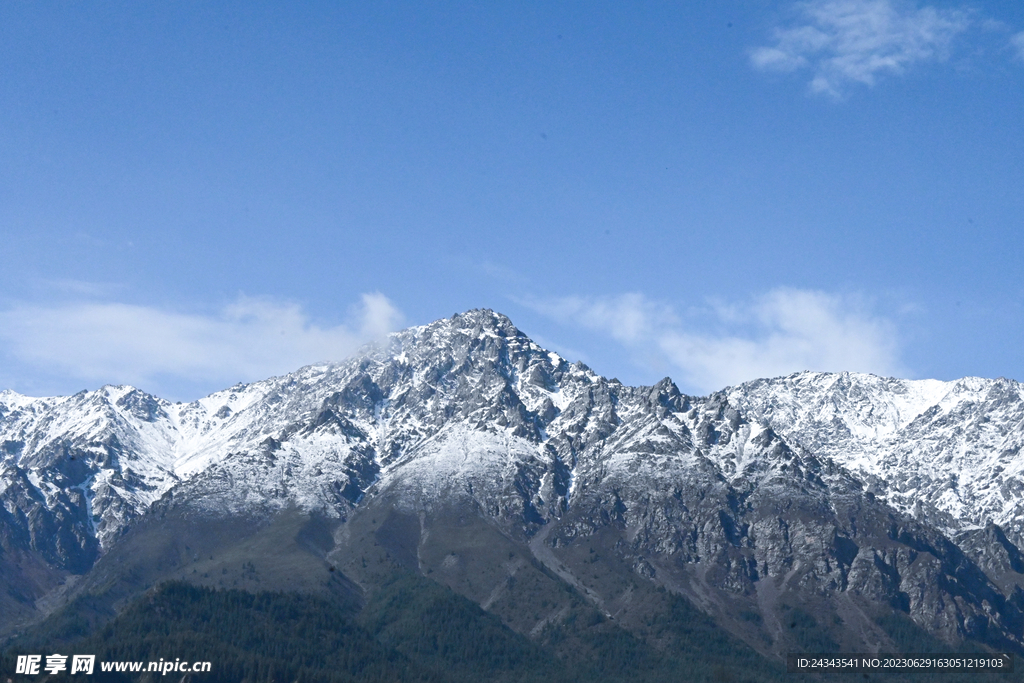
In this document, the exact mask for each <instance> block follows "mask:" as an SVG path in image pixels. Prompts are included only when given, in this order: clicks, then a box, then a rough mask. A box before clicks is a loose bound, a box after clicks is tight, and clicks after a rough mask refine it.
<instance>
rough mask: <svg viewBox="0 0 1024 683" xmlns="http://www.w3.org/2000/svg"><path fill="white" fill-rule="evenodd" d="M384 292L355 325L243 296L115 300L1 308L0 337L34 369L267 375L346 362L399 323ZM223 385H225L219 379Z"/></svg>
mask: <svg viewBox="0 0 1024 683" xmlns="http://www.w3.org/2000/svg"><path fill="white" fill-rule="evenodd" d="M401 319H402V315H401V313H400V312H399V311H398V310H397V309H396V308H395V306H394V305H393V304H392V303H391V302H390V301H389V300H388V299H387V297H385V296H384V295H383V294H379V293H374V294H364V295H362V298H361V301H360V302H359V304H358V305H356V306H355V307H353V309H352V311H351V322H350V323H349V324H347V325H338V326H334V327H321V326H319V325H317V324H315V323H313V322H312V321H310V319H309V317H308V316H307V315H306V314H305V313H304V312H303V310H302V308H301V307H300V306H298V305H297V304H293V303H282V302H278V301H272V300H268V299H260V298H251V297H240V298H239V299H238V300H236V301H235V302H234V303H232V304H231V305H229V306H226V307H225V308H224V309H223V310H221V311H220V312H219V313H218V314H216V315H198V314H187V313H178V312H173V311H166V310H161V309H159V308H152V307H147V306H137V305H129V304H122V303H110V302H101V303H97V302H84V303H72V304H66V305H62V306H37V305H19V306H15V307H13V308H9V309H7V310H5V311H0V344H2V346H3V350H4V351H5V352H6V353H7V354H8V355H9V356H11V357H13V358H14V359H16V360H18V361H20V362H21V363H23V364H25V365H26V366H29V367H36V368H40V369H43V370H46V371H48V372H51V373H52V372H59V373H61V374H63V375H66V376H67V377H69V378H75V379H78V380H84V381H87V382H98V383H125V384H132V385H135V386H141V387H144V388H147V389H148V390H150V391H157V392H158V393H159V389H160V388H161V387H162V386H164V385H170V384H173V383H174V381H176V380H184V381H186V382H193V383H194V382H201V383H203V384H210V383H212V384H213V386H215V387H217V388H220V386H226V385H228V384H233V383H234V382H237V381H240V380H243V381H252V380H258V379H263V378H265V377H269V376H271V375H275V374H281V373H284V372H289V371H291V370H294V369H296V368H298V367H300V366H302V365H306V364H309V363H314V362H318V361H324V360H340V359H342V358H344V357H346V356H348V355H350V354H351V353H352V352H353V351H354V350H356V349H357V348H358V347H359V346H360V345H361V344H363V343H365V342H367V341H371V340H373V339H376V338H379V337H382V336H384V335H385V334H387V333H388V332H390V331H392V330H394V329H395V328H396V327H397V326H398V325H399V324H400V323H401ZM218 383H219V384H218Z"/></svg>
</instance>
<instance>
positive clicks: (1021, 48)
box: [1010, 31, 1024, 62]
mask: <svg viewBox="0 0 1024 683" xmlns="http://www.w3.org/2000/svg"><path fill="white" fill-rule="evenodd" d="M1010 45H1012V46H1013V49H1015V50H1016V51H1017V59H1019V60H1020V61H1022V62H1024V31H1021V32H1020V33H1017V34H1016V35H1014V36H1013V37H1012V38H1010Z"/></svg>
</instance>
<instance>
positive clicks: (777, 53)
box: [750, 0, 971, 97]
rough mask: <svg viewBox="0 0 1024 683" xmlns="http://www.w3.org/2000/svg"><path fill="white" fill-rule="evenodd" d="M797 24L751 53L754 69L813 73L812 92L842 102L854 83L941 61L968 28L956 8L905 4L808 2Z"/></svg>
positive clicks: (887, 0) (896, 0) (889, 0)
mask: <svg viewBox="0 0 1024 683" xmlns="http://www.w3.org/2000/svg"><path fill="white" fill-rule="evenodd" d="M794 9H795V20H794V21H793V22H792V23H791V24H790V25H788V26H786V27H780V28H778V29H776V31H775V35H774V41H773V43H772V44H771V45H767V46H762V47H758V48H756V49H754V50H752V51H751V53H750V59H751V62H752V63H753V65H754V66H755V67H756V68H758V69H763V70H772V71H784V72H790V71H803V70H808V71H810V72H811V81H810V89H811V91H812V92H815V93H824V94H828V95H831V96H833V97H841V96H842V95H843V93H844V92H845V91H846V89H847V88H848V87H849V86H850V85H852V84H856V83H860V84H864V85H869V86H870V85H874V83H875V82H876V80H877V79H878V78H879V77H880V76H883V75H898V74H902V73H904V72H905V71H906V70H907V69H908V68H910V67H911V66H913V65H915V64H919V63H923V62H930V61H940V60H944V59H945V58H946V57H947V55H948V53H949V50H950V47H951V45H952V43H953V41H954V39H955V38H956V37H957V36H958V35H960V34H961V33H963V32H964V31H966V30H967V29H968V28H969V27H970V25H971V15H970V13H968V12H967V11H964V10H957V9H939V8H935V7H930V6H927V7H917V6H915V5H914V4H912V3H911V2H909V0H906V1H904V0H810V1H808V2H801V3H797V4H796V5H795V6H794Z"/></svg>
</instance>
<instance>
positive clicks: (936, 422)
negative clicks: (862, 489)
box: [727, 373, 1024, 541]
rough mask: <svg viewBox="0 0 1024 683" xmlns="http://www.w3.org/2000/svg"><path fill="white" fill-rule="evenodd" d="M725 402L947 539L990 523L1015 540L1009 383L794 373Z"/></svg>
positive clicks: (1015, 390) (1022, 414) (1017, 474)
mask: <svg viewBox="0 0 1024 683" xmlns="http://www.w3.org/2000/svg"><path fill="white" fill-rule="evenodd" d="M727 394H728V396H729V398H730V400H731V401H732V402H733V403H734V404H735V405H736V406H738V407H739V409H740V410H742V411H743V412H745V413H748V414H749V415H751V416H752V417H754V418H755V419H758V420H763V421H764V422H765V423H766V424H767V425H770V426H771V428H772V429H774V430H775V431H776V432H778V433H779V434H781V435H782V436H783V437H784V438H785V439H786V440H787V441H789V442H790V443H791V444H794V445H796V446H799V447H802V448H804V449H806V450H808V451H809V452H814V453H816V454H819V455H825V456H828V457H830V458H832V459H834V460H835V461H836V462H837V463H839V464H841V465H843V466H844V467H846V468H847V469H849V470H850V471H851V472H854V473H856V474H857V475H858V476H861V477H862V478H863V479H864V480H865V483H867V484H868V485H869V487H870V490H872V491H874V492H875V493H877V494H878V495H881V496H883V497H885V498H886V500H888V501H889V502H890V504H892V505H894V506H895V507H896V508H898V509H900V510H903V511H906V512H908V513H911V514H914V515H916V516H918V517H921V518H928V519H931V520H932V521H933V522H935V523H937V524H939V525H940V527H941V528H943V529H944V530H945V531H947V532H948V533H950V534H955V533H957V532H958V531H961V530H963V529H967V528H971V527H983V526H985V524H987V523H989V522H995V523H996V524H999V525H1002V526H1004V528H1006V529H1007V530H1009V531H1011V532H1013V534H1014V535H1015V536H1016V538H1017V539H1018V541H1019V540H1020V539H1021V538H1022V536H1021V534H1022V533H1024V527H1022V525H1021V523H1022V519H1024V505H1022V498H1021V492H1022V491H1024V478H1022V472H1024V459H1022V458H1021V457H1020V450H1021V447H1022V445H1024V387H1022V386H1021V385H1020V384H1019V383H1017V382H1014V381H1012V380H1007V379H981V378H977V377H968V378H964V379H961V380H957V381H953V382H939V381H936V380H900V379H891V378H882V377H875V376H873V375H865V374H857V373H841V374H825V373H799V374H796V375H790V376H789V377H783V378H778V379H772V380H757V381H754V382H748V383H746V384H743V385H740V386H738V387H733V388H731V389H729V390H727Z"/></svg>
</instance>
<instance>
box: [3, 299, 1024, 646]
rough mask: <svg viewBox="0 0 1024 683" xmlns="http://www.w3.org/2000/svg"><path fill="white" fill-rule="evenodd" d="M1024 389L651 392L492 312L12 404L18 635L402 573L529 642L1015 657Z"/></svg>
mask: <svg viewBox="0 0 1024 683" xmlns="http://www.w3.org/2000/svg"><path fill="white" fill-rule="evenodd" d="M1022 398H1024V390H1022V387H1021V385H1019V384H1018V383H1016V382H1013V381H1010V380H1005V379H998V380H988V379H978V378H966V379H962V380H959V381H955V382H938V381H930V380H922V381H911V380H899V379H888V378H880V377H875V376H871V375H862V374H852V373H842V374H824V373H799V374H796V375H791V376H789V377H782V378H776V379H764V380H756V381H753V382H749V383H746V384H743V385H740V386H737V387H730V388H727V389H724V390H722V391H720V392H717V393H715V394H712V395H710V396H706V397H692V396H686V395H683V394H681V393H680V392H679V390H678V389H677V387H676V386H675V385H674V384H673V383H672V382H671V381H670V380H669V379H667V378H666V379H665V380H662V381H661V382H659V383H658V384H656V385H654V386H651V387H628V386H624V385H622V384H620V383H618V382H617V381H614V380H607V379H605V378H603V377H601V376H599V375H597V374H596V373H594V372H593V371H592V370H590V369H589V368H588V367H586V366H585V365H582V364H580V363H568V362H567V361H565V360H564V359H562V358H560V357H559V356H558V355H557V354H554V353H551V352H549V351H546V350H544V349H542V348H541V347H539V346H538V345H537V344H535V343H533V342H532V341H531V340H530V339H528V338H527V337H526V336H525V335H523V334H522V333H521V332H520V331H519V330H517V329H516V328H515V326H514V325H513V324H512V323H511V321H509V320H508V319H507V318H505V317H504V316H501V315H500V314H497V313H494V312H492V311H488V310H475V311H470V312H468V313H465V314H462V315H457V316H454V317H452V318H450V319H445V320H439V321H437V322H435V323H432V324H430V325H426V326H423V327H417V328H412V329H409V330H406V331H404V332H401V333H398V334H395V335H392V336H391V337H390V338H389V340H388V342H387V343H386V344H384V345H380V346H375V347H371V348H368V349H366V350H364V352H362V353H360V354H359V355H357V356H356V357H354V358H352V359H349V360H347V361H345V362H342V363H337V364H324V365H315V366H309V367H306V368H303V369H301V370H299V371H297V372H295V373H292V374H290V375H285V376H282V377H276V378H272V379H269V380H265V381H262V382H257V383H254V384H250V385H239V386H235V387H232V388H230V389H226V390H224V391H221V392H218V393H215V394H212V395H211V396H208V397H206V398H204V399H201V400H199V401H196V402H193V403H189V404H178V403H170V402H168V401H164V400H162V399H160V398H157V397H154V396H150V395H148V394H146V393H144V392H142V391H140V390H138V389H134V388H131V387H109V386H108V387H103V388H102V389H99V390H97V391H93V392H82V393H79V394H76V395H74V396H68V397H58V398H27V397H24V396H20V395H18V394H14V393H12V392H3V393H0V458H2V460H0V501H2V506H0V584H2V585H0V588H2V590H0V615H2V616H0V632H6V633H11V632H14V631H16V630H18V629H19V628H22V627H24V626H25V625H27V624H30V623H32V622H34V621H38V620H39V619H41V618H42V617H44V616H46V615H47V614H49V613H51V612H53V611H54V610H55V609H57V608H58V607H60V606H61V605H64V604H67V602H68V601H69V600H71V599H74V598H76V597H79V598H81V597H82V596H93V597H96V598H97V599H102V600H106V603H104V604H107V605H108V606H109V607H111V608H115V609H116V608H117V606H118V605H120V604H123V602H124V601H125V600H128V599H129V598H131V597H132V596H133V595H136V594H137V593H138V592H139V591H141V590H143V589H145V588H147V587H149V586H151V585H153V584H154V583H156V582H158V581H161V580H164V579H168V578H183V579H186V580H189V581H192V582H194V583H199V584H204V585H210V586H218V585H219V586H236V587H247V588H289V589H299V590H305V591H311V592H317V591H334V592H340V593H344V594H346V595H351V596H353V598H354V599H357V600H358V599H359V595H361V594H364V593H365V591H367V590H372V589H373V586H374V585H375V582H376V581H378V580H379V578H380V577H381V576H383V573H384V572H385V570H386V569H387V568H389V567H391V568H393V567H394V566H400V567H405V568H407V569H410V570H413V571H416V572H418V573H420V574H423V575H425V576H428V577H429V578H431V579H434V580H437V581H440V582H442V583H444V584H446V585H448V586H449V587H451V588H453V589H454V590H455V591H457V592H459V593H461V594H463V595H465V596H467V597H469V598H471V599H472V600H474V601H475V602H477V603H478V604H480V605H481V606H483V607H484V609H486V610H488V611H490V612H492V613H494V614H497V615H498V616H500V617H501V618H502V620H503V621H504V622H505V623H506V624H507V625H509V626H511V627H512V628H513V629H515V630H517V631H519V632H521V633H524V634H527V635H530V636H532V637H535V638H536V637H541V636H542V634H543V633H544V632H545V629H549V628H551V626H552V625H555V624H558V623H560V621H561V620H565V619H568V618H571V615H573V614H574V609H576V607H575V605H577V603H580V602H582V603H584V604H586V605H588V606H589V607H591V608H596V609H597V610H598V611H599V612H600V613H603V614H604V615H605V618H607V619H608V620H609V621H610V622H613V623H615V624H617V625H619V626H621V627H622V628H625V629H627V630H629V631H631V632H633V633H635V634H637V635H639V636H642V637H648V636H649V635H650V634H649V633H648V632H647V631H646V630H645V629H647V628H648V626H649V625H650V623H651V622H652V618H653V617H654V616H656V615H657V614H658V613H659V610H663V609H664V605H665V598H664V596H665V595H666V594H668V593H675V594H679V595H682V596H685V597H686V598H687V599H688V600H690V601H691V602H692V603H694V604H695V605H697V606H699V607H700V609H702V610H703V611H705V612H706V613H708V614H709V615H711V616H712V617H713V618H714V619H715V620H716V621H717V623H718V624H719V625H720V626H722V627H723V628H725V629H727V630H728V631H730V632H731V633H733V634H735V635H737V636H739V637H740V638H742V639H743V640H745V641H746V642H747V643H749V644H750V645H751V646H753V647H754V648H755V649H757V650H759V651H761V652H762V653H765V654H769V655H779V654H781V653H785V652H787V651H798V650H807V649H820V650H830V649H832V650H836V649H842V650H844V651H848V652H849V651H861V652H863V651H892V650H895V649H898V648H899V647H901V641H899V638H898V637H897V635H896V634H897V632H899V633H906V632H907V629H910V630H911V631H915V630H916V631H919V632H920V633H922V634H925V635H926V636H930V637H934V638H937V639H938V640H940V641H944V642H945V643H947V644H949V645H950V646H951V647H952V646H954V645H956V644H958V643H961V642H963V641H965V640H968V641H974V642H976V643H984V644H987V645H988V646H991V647H996V648H1009V649H1012V650H1017V651H1021V649H1022V647H1024V636H1022V632H1024V590H1022V588H1021V586H1022V585H1024V559H1022V553H1021V551H1020V545H1021V543H1022V540H1024V536H1022V534H1024V509H1022V504H1024V503H1022V501H1024V496H1022V492H1024V480H1022V477H1021V470H1022V468H1024V458H1022V457H1021V453H1020V449H1021V444H1022V442H1024V401H1022ZM894 624H895V625H896V626H897V627H898V628H896V627H894ZM809 634H813V637H812V636H811V635H809Z"/></svg>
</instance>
